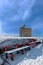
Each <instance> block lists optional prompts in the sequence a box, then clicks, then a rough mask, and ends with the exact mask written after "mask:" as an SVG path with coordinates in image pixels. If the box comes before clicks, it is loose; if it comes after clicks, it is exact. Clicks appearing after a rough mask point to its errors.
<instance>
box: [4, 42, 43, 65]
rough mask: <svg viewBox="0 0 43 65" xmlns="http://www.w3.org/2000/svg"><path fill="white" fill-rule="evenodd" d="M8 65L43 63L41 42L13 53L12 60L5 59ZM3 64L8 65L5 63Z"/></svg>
mask: <svg viewBox="0 0 43 65" xmlns="http://www.w3.org/2000/svg"><path fill="white" fill-rule="evenodd" d="M7 60H8V62H9V63H10V65H43V43H42V44H40V45H39V46H37V47H35V48H32V50H31V51H26V52H25V53H24V54H23V55H22V54H15V55H14V61H11V59H10V58H9V59H7ZM5 65H8V64H7V63H5Z"/></svg>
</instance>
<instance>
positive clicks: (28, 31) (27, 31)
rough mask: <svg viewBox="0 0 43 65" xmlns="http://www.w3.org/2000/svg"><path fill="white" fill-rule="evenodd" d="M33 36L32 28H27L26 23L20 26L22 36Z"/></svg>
mask: <svg viewBox="0 0 43 65" xmlns="http://www.w3.org/2000/svg"><path fill="white" fill-rule="evenodd" d="M31 36H32V29H31V28H26V27H25V25H23V26H22V27H21V28H20V37H31Z"/></svg>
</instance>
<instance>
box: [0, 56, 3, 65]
mask: <svg viewBox="0 0 43 65" xmlns="http://www.w3.org/2000/svg"><path fill="white" fill-rule="evenodd" d="M2 63H3V60H2V58H1V57H0V65H1V64H2Z"/></svg>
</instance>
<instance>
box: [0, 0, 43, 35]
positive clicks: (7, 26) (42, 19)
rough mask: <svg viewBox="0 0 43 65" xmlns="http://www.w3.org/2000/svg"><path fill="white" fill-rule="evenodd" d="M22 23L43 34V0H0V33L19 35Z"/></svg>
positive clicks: (37, 33)
mask: <svg viewBox="0 0 43 65" xmlns="http://www.w3.org/2000/svg"><path fill="white" fill-rule="evenodd" d="M23 24H26V27H31V28H32V36H43V0H0V34H14V36H19V29H20V27H21V26H22V25H23Z"/></svg>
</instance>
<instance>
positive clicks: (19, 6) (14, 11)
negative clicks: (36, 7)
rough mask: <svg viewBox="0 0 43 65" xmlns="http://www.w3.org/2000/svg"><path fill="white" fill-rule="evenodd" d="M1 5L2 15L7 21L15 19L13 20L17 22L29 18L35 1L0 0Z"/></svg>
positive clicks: (0, 12)
mask: <svg viewBox="0 0 43 65" xmlns="http://www.w3.org/2000/svg"><path fill="white" fill-rule="evenodd" d="M0 3H1V4H0V8H1V9H0V14H2V16H3V17H4V16H5V17H6V19H7V20H9V19H11V18H12V17H14V19H13V18H12V19H13V20H14V21H15V20H19V19H25V18H27V17H28V16H29V13H30V9H31V7H32V6H33V4H34V0H0ZM21 13H22V14H21ZM6 14H7V15H8V16H7V15H6ZM16 16H17V17H16Z"/></svg>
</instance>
